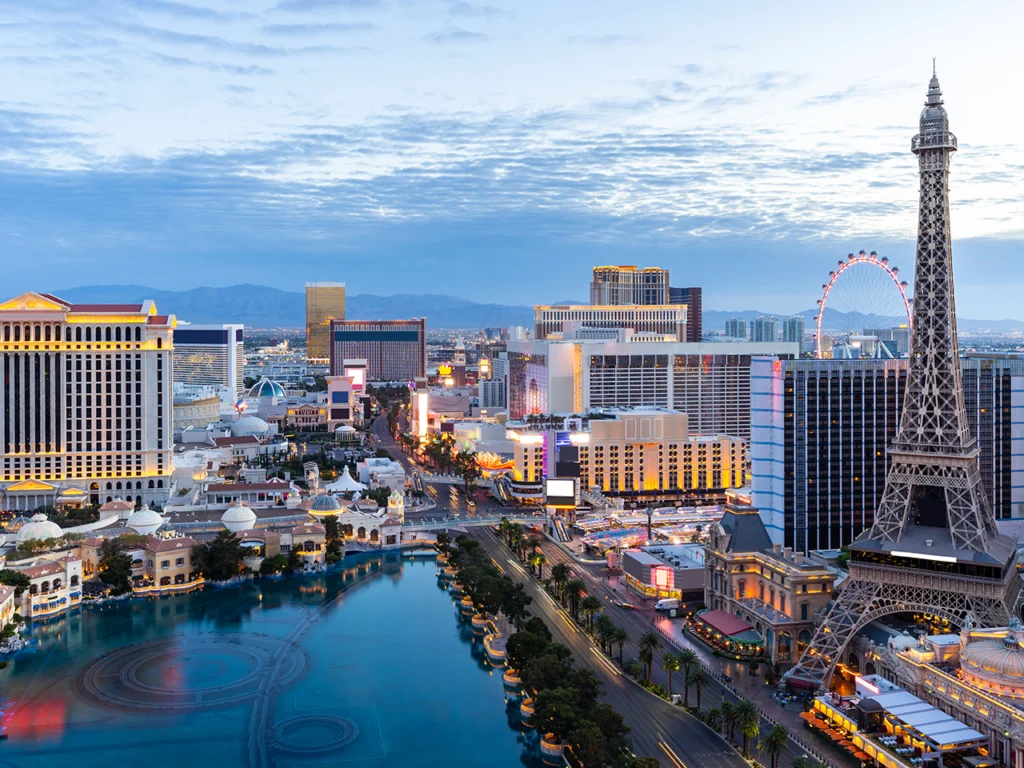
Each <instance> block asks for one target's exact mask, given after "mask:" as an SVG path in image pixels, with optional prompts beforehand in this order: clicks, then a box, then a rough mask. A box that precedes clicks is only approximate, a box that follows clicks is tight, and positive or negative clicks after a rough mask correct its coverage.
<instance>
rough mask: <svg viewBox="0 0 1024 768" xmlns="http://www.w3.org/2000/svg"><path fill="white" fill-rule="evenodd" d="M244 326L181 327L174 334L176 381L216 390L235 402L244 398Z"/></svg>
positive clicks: (190, 325) (193, 325)
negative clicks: (241, 396) (240, 397)
mask: <svg viewBox="0 0 1024 768" xmlns="http://www.w3.org/2000/svg"><path fill="white" fill-rule="evenodd" d="M244 331H245V326H242V325H198V324H184V323H183V324H181V325H179V326H178V327H177V328H175V330H174V352H173V355H174V381H175V382H176V383H179V384H186V385H191V386H213V387H216V388H217V389H218V390H221V391H224V392H225V393H226V395H227V397H228V398H230V400H231V401H232V402H233V401H234V400H235V398H237V397H239V396H240V395H242V394H243V391H244V387H245V377H244V375H243V374H242V367H243V366H244V365H245V351H244V344H243V336H244Z"/></svg>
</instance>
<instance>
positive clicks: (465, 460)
mask: <svg viewBox="0 0 1024 768" xmlns="http://www.w3.org/2000/svg"><path fill="white" fill-rule="evenodd" d="M452 461H453V464H454V469H455V474H456V475H458V476H459V477H461V478H462V482H463V483H464V486H465V489H466V495H467V496H468V495H469V491H470V488H472V487H473V485H474V481H476V480H478V479H479V478H480V476H481V475H482V474H483V472H482V471H481V469H480V465H479V464H477V463H476V454H475V453H473V451H469V450H464V451H459V452H458V453H457V454H455V456H454V457H453V459H452Z"/></svg>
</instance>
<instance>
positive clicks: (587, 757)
mask: <svg viewBox="0 0 1024 768" xmlns="http://www.w3.org/2000/svg"><path fill="white" fill-rule="evenodd" d="M567 741H568V743H569V746H570V747H572V753H573V755H575V756H576V758H577V759H578V760H579V761H580V764H582V765H595V766H596V765H606V764H607V762H608V753H607V751H606V749H605V737H604V734H603V733H602V732H601V729H600V727H598V725H597V724H596V723H592V722H590V721H589V720H584V721H582V722H580V723H578V724H577V725H576V727H575V728H573V729H572V731H571V732H570V733H569V737H568V739H567ZM773 768H774V767H773Z"/></svg>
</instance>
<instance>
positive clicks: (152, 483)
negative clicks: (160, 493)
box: [149, 480, 155, 488]
mask: <svg viewBox="0 0 1024 768" xmlns="http://www.w3.org/2000/svg"><path fill="white" fill-rule="evenodd" d="M154 485H155V483H154V482H153V481H152V480H150V481H149V487H150V488H152V487H153V486H154Z"/></svg>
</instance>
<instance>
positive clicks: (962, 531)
mask: <svg viewBox="0 0 1024 768" xmlns="http://www.w3.org/2000/svg"><path fill="white" fill-rule="evenodd" d="M956 149H957V141H956V137H955V136H954V135H953V134H952V133H950V131H949V119H948V116H947V114H946V110H945V108H944V107H943V101H942V91H941V89H940V88H939V80H938V77H936V76H935V73H934V71H933V73H932V79H931V82H930V83H929V86H928V98H927V100H926V101H925V108H924V110H923V111H922V113H921V130H920V133H919V134H918V135H917V136H915V137H914V139H913V141H912V142H911V151H913V152H914V154H916V155H917V157H918V167H919V172H920V177H921V188H920V210H919V216H918V234H917V256H916V269H915V274H914V307H913V327H912V335H911V345H910V366H909V372H908V376H907V389H906V391H905V393H904V401H903V411H902V414H901V416H900V427H899V432H898V434H897V436H896V439H895V440H894V442H893V443H892V445H891V447H890V449H889V458H890V460H891V463H890V467H889V473H888V476H887V478H886V484H885V491H884V492H883V494H882V501H881V504H880V505H879V509H878V511H877V512H876V514H875V519H874V523H873V524H872V526H871V528H870V529H868V530H867V531H865V532H864V533H863V534H861V536H860V537H858V538H857V540H856V541H855V542H853V544H851V545H850V563H849V567H850V576H849V578H848V579H847V581H846V583H845V584H844V585H843V588H842V590H841V591H840V594H839V597H838V599H837V600H836V601H835V602H834V603H833V604H832V606H831V608H830V609H829V613H828V615H827V616H826V617H825V619H824V621H823V622H822V623H821V625H820V626H819V627H818V628H817V630H816V631H815V634H814V637H813V638H812V640H811V642H810V644H809V645H808V646H807V648H806V650H805V651H804V653H803V655H802V657H801V658H800V662H799V663H798V664H797V665H796V666H795V667H794V668H793V669H792V670H790V671H789V672H788V673H787V674H786V679H788V680H792V681H793V682H797V681H802V682H804V683H811V684H817V685H821V686H825V685H827V684H828V681H829V678H830V677H831V676H832V672H833V670H834V669H835V666H836V663H837V662H838V661H839V660H840V658H841V656H842V653H843V651H844V650H845V648H846V646H847V644H848V643H849V642H850V640H852V639H853V637H854V635H856V634H857V632H859V631H860V630H861V629H862V628H863V627H865V626H866V625H867V624H869V623H871V622H872V621H875V620H876V619H880V618H882V617H884V616H888V615H892V614H897V613H922V614H930V615H933V616H938V617H942V618H944V619H947V620H948V621H949V622H950V623H951V624H953V625H955V626H962V625H963V624H964V623H965V622H973V623H976V624H978V625H980V626H989V627H999V626H1006V625H1007V624H1008V623H1009V620H1010V618H1011V617H1013V616H1018V617H1019V616H1020V613H1019V610H1020V605H1021V585H1022V583H1024V582H1022V581H1021V577H1020V575H1019V574H1018V573H1017V569H1016V561H1017V555H1016V541H1015V540H1014V539H1012V538H1010V537H1008V536H1004V535H1002V534H1000V533H999V532H998V531H997V530H996V527H995V519H994V517H993V514H992V510H991V508H990V506H989V503H988V499H987V497H986V495H985V489H984V486H983V485H982V481H981V472H980V469H979V467H978V453H979V451H978V447H977V444H976V442H975V440H974V438H973V436H972V435H971V433H970V428H969V426H968V421H967V413H966V410H965V408H964V391H963V381H962V379H961V373H960V358H959V349H958V343H957V331H956V304H955V301H954V296H953V260H952V256H953V249H952V237H951V234H950V219H949V161H950V158H951V157H952V154H953V152H955V151H956Z"/></svg>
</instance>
